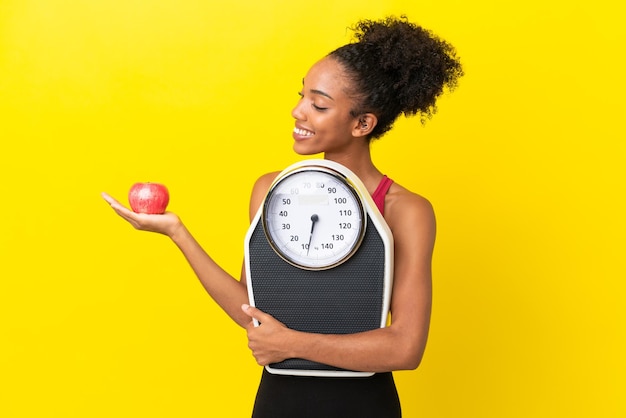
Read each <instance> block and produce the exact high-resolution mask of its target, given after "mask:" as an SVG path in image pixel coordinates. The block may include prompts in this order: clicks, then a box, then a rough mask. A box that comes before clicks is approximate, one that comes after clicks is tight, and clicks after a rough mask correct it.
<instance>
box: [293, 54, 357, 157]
mask: <svg viewBox="0 0 626 418" xmlns="http://www.w3.org/2000/svg"><path fill="white" fill-rule="evenodd" d="M349 87H350V85H349V80H348V78H347V77H346V76H345V75H344V71H343V68H342V67H341V65H340V64H339V63H338V62H337V61H336V60H334V59H332V58H328V57H327V58H324V59H322V60H321V61H319V62H317V63H316V64H315V65H313V67H311V69H310V70H309V72H308V73H307V75H306V76H305V77H304V80H303V82H302V90H301V91H300V100H299V101H298V104H297V105H296V107H295V108H294V109H293V110H292V111H291V115H292V116H293V117H294V118H295V120H296V123H295V127H294V130H293V139H294V140H295V143H294V146H293V147H294V150H295V151H296V152H297V153H298V154H301V155H311V154H317V153H321V152H324V153H327V154H328V153H333V152H349V151H350V149H351V147H354V146H357V142H361V141H357V140H358V139H361V138H355V137H354V136H353V132H354V129H356V128H357V127H358V124H359V123H358V118H357V117H354V116H352V115H351V114H350V110H351V109H352V107H353V104H354V103H353V101H352V99H351V98H350V97H349V96H348V95H347V94H346V92H347V91H349Z"/></svg>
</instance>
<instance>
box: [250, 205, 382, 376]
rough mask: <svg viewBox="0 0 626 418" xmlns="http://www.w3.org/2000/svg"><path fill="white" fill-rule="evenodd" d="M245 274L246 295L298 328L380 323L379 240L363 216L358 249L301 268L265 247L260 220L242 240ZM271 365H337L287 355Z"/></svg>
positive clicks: (325, 330) (340, 329) (362, 327)
mask: <svg viewBox="0 0 626 418" xmlns="http://www.w3.org/2000/svg"><path fill="white" fill-rule="evenodd" d="M248 246H249V249H248V253H249V254H247V256H248V258H249V259H248V260H247V261H248V269H249V271H248V280H249V281H250V283H249V289H251V290H252V295H251V300H253V301H254V305H255V306H257V307H258V308H259V309H261V310H262V311H264V312H267V313H269V314H271V315H272V316H273V317H275V318H276V319H278V320H279V321H281V322H282V323H284V324H285V325H286V326H287V327H289V328H291V329H295V330H299V331H305V332H314V333H322V334H349V333H355V332H361V331H368V330H372V329H376V328H380V327H381V322H383V323H384V321H385V316H386V312H384V300H385V290H386V289H385V286H386V285H385V283H386V281H385V270H386V269H385V263H386V261H385V242H384V241H383V239H382V238H381V236H380V234H379V231H378V230H377V229H376V227H375V225H374V224H373V223H372V219H371V218H370V217H369V215H368V216H367V226H366V234H365V237H364V239H363V242H362V244H361V247H360V248H359V250H358V251H357V252H356V254H354V255H353V256H352V257H351V258H350V259H349V260H347V261H346V262H345V263H343V264H341V265H339V266H337V267H334V268H332V269H329V270H322V271H309V270H302V269H299V268H297V267H294V266H292V265H291V264H289V263H287V262H285V261H284V260H282V259H281V258H280V257H279V256H278V255H277V254H276V253H275V252H274V250H273V249H272V248H271V247H270V244H269V243H268V241H267V238H266V236H265V233H264V231H263V227H262V224H261V222H258V223H257V225H256V227H255V228H254V230H253V231H252V234H251V235H250V236H249V241H248ZM270 367H271V368H272V369H276V370H291V369H293V370H328V371H339V370H341V369H337V368H334V367H331V366H328V365H325V364H320V363H315V362H311V361H308V360H302V359H288V360H286V361H283V362H281V363H276V364H272V365H271V366H270Z"/></svg>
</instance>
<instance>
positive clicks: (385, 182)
mask: <svg viewBox="0 0 626 418" xmlns="http://www.w3.org/2000/svg"><path fill="white" fill-rule="evenodd" d="M392 183H393V180H391V179H390V178H389V177H387V176H383V179H382V180H381V181H380V183H378V187H376V190H375V191H374V193H373V194H372V199H374V203H376V206H377V207H378V210H379V211H380V214H381V215H384V214H385V195H386V194H387V191H389V188H390V187H391V184H392Z"/></svg>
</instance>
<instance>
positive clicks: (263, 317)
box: [241, 303, 272, 322]
mask: <svg viewBox="0 0 626 418" xmlns="http://www.w3.org/2000/svg"><path fill="white" fill-rule="evenodd" d="M241 309H242V310H243V311H244V312H245V313H246V314H247V315H248V316H249V317H250V318H252V319H256V320H257V321H259V322H267V321H268V320H270V319H271V318H272V316H271V315H268V314H266V313H265V312H263V311H261V310H260V309H257V308H255V307H254V306H250V305H248V304H246V303H244V304H243V305H241Z"/></svg>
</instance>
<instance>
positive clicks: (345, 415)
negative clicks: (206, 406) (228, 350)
mask: <svg viewBox="0 0 626 418" xmlns="http://www.w3.org/2000/svg"><path fill="white" fill-rule="evenodd" d="M401 416H402V412H401V409H400V400H399V398H398V392H397V390H396V385H395V382H394V380H393V375H392V374H391V373H378V374H375V375H373V376H371V377H306V376H284V375H275V374H271V373H269V372H267V370H265V369H263V375H262V376H261V383H260V385H259V390H258V392H257V396H256V401H255V403H254V411H253V413H252V418H283V417H284V418H334V417H337V418H339V417H341V418H351V417H358V418H400V417H401Z"/></svg>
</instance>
